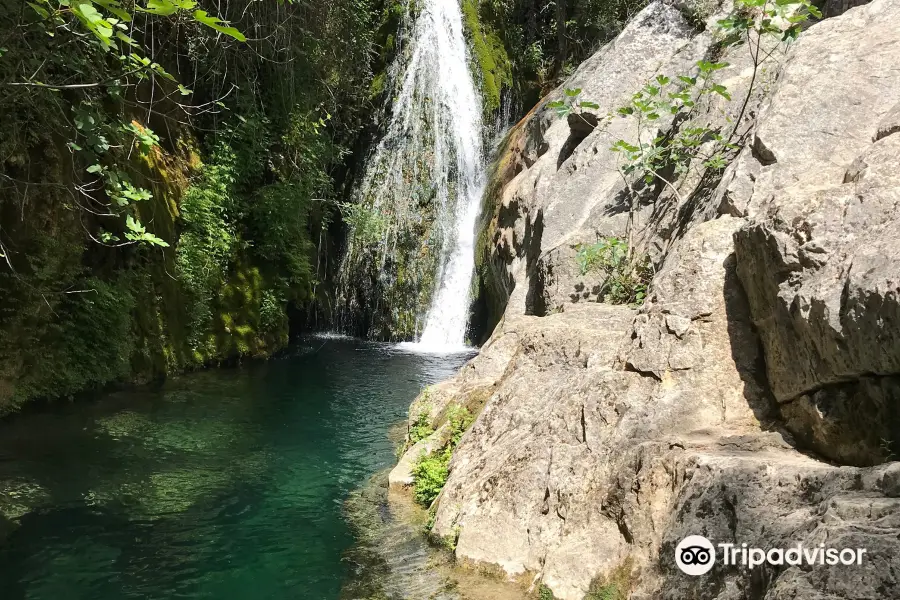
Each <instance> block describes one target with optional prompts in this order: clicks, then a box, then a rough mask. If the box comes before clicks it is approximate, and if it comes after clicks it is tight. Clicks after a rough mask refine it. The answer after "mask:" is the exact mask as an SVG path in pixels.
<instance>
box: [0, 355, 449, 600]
mask: <svg viewBox="0 0 900 600" xmlns="http://www.w3.org/2000/svg"><path fill="white" fill-rule="evenodd" d="M465 359H466V356H463V355H459V356H440V357H431V356H428V355H422V354H411V353H404V352H401V351H399V350H396V349H394V348H391V347H389V346H385V345H379V344H371V343H364V342H359V341H353V340H339V339H338V340H336V339H310V340H306V341H304V342H303V343H302V344H300V345H299V346H298V347H297V348H296V349H295V350H294V351H293V352H291V353H290V354H289V355H287V356H285V357H283V358H280V359H277V360H274V361H271V362H268V363H265V364H254V365H251V366H247V367H244V368H240V369H231V370H212V371H206V372H201V373H196V374H192V375H188V376H184V377H180V378H177V379H175V380H172V381H170V382H168V383H166V384H165V385H163V386H161V387H158V388H154V389H141V390H129V391H123V392H116V393H112V394H105V395H102V396H99V397H97V398H92V399H87V400H79V401H78V402H76V403H72V404H62V405H54V406H52V407H49V408H47V407H45V408H41V409H35V410H31V411H29V412H28V413H27V414H23V415H19V416H16V417H14V418H11V419H8V420H6V421H4V422H0V513H2V516H0V590H3V594H2V597H3V598H4V600H14V599H19V598H28V599H39V600H60V599H67V600H69V599H72V600H75V599H82V598H83V599H85V600H87V599H90V600H114V599H115V600H121V599H125V598H141V599H149V598H160V599H162V598H166V599H168V598H221V599H229V600H230V599H234V600H243V599H247V600H250V599H253V600H260V599H273V600H281V599H287V598H291V599H298V598H299V599H305V600H317V599H328V600H332V599H336V598H339V597H340V595H341V587H342V584H344V583H346V581H347V579H348V577H351V576H352V575H353V571H354V569H355V567H354V565H353V561H352V560H347V559H346V555H347V550H348V548H350V547H351V546H352V545H353V543H354V539H353V536H352V534H351V532H350V529H349V527H348V524H347V522H346V519H345V516H346V515H345V512H344V510H343V505H344V502H345V500H346V499H347V497H348V495H349V494H350V492H351V491H353V490H355V489H357V488H359V487H360V486H362V485H364V484H365V483H366V482H368V481H369V479H370V478H371V476H372V475H373V474H374V473H376V472H377V471H379V470H382V469H385V468H387V467H388V466H390V465H391V464H392V463H393V462H394V455H393V451H394V448H393V445H392V442H391V441H390V440H389V439H388V435H387V434H388V430H389V428H390V427H391V426H392V425H394V424H396V423H397V422H398V421H400V420H402V419H404V418H405V417H406V411H407V408H408V406H409V403H410V401H411V400H412V399H413V397H415V395H416V394H417V393H418V392H419V390H420V389H421V388H422V387H423V386H425V385H427V384H430V383H433V382H435V381H438V380H441V379H444V378H446V377H448V376H450V375H451V374H452V373H453V372H454V371H455V370H456V369H457V368H458V367H459V366H460V365H461V364H462V362H464V361H465Z"/></svg>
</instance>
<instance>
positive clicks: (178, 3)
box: [135, 0, 197, 17]
mask: <svg viewBox="0 0 900 600" xmlns="http://www.w3.org/2000/svg"><path fill="white" fill-rule="evenodd" d="M195 6H197V3H196V2H195V1H194V0H147V7H146V8H141V7H139V6H137V7H135V8H137V10H139V11H141V12H148V13H153V14H155V15H159V16H161V17H167V16H169V15H173V14H175V13H176V12H178V11H179V10H191V9H192V8H194V7H195Z"/></svg>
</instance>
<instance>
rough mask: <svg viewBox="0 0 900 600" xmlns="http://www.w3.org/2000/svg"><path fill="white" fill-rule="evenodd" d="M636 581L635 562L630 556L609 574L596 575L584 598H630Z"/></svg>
mask: <svg viewBox="0 0 900 600" xmlns="http://www.w3.org/2000/svg"><path fill="white" fill-rule="evenodd" d="M636 581H637V576H636V574H635V570H634V563H633V561H632V559H631V558H630V557H629V558H627V559H625V561H624V562H623V563H622V564H621V565H619V566H618V567H616V568H615V569H613V570H612V571H611V572H610V573H609V574H608V575H606V576H600V577H595V578H594V580H593V581H591V585H590V587H589V588H588V593H587V595H585V597H584V600H628V598H629V596H630V595H631V590H632V588H634V585H635V583H636Z"/></svg>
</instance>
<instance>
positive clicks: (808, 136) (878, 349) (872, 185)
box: [736, 2, 900, 464]
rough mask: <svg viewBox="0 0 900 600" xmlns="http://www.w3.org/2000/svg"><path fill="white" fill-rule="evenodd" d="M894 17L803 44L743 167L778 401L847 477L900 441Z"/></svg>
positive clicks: (898, 11)
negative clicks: (843, 466)
mask: <svg viewBox="0 0 900 600" xmlns="http://www.w3.org/2000/svg"><path fill="white" fill-rule="evenodd" d="M886 14H892V15H893V16H892V17H890V18H888V17H886ZM898 18H900V4H898V3H897V2H879V3H873V4H870V5H868V6H864V7H861V8H858V9H855V10H853V11H851V12H849V13H847V14H846V15H844V16H843V17H841V18H838V19H830V20H826V21H825V22H823V23H820V24H818V25H816V26H815V27H814V28H813V29H811V30H810V31H809V32H808V34H807V35H804V36H802V37H801V38H800V40H799V41H798V42H797V44H796V46H795V47H794V49H793V51H792V53H791V56H790V58H789V61H788V62H787V64H786V65H785V70H784V74H783V76H782V77H781V79H780V81H779V82H778V86H777V89H776V90H775V92H774V94H773V95H772V97H771V101H770V102H769V104H768V106H767V107H766V108H765V110H764V111H763V113H762V114H761V115H760V118H759V121H758V125H757V128H756V134H755V138H754V142H753V148H755V149H757V150H758V152H752V153H749V154H747V155H745V156H743V157H742V162H744V163H750V165H751V166H745V167H743V168H744V169H745V170H748V171H752V170H755V171H756V172H757V174H756V175H755V176H754V177H753V180H752V181H751V180H750V178H749V177H747V178H746V179H745V181H746V183H745V184H744V185H745V186H746V187H747V188H749V189H752V192H751V194H750V196H749V199H748V201H747V208H746V212H747V213H749V214H750V215H751V220H750V222H749V223H748V224H747V225H746V226H745V227H744V228H743V229H742V230H741V231H740V233H739V234H738V236H737V240H736V241H737V257H738V272H739V273H740V277H741V280H742V282H743V283H744V287H745V288H746V289H747V290H748V293H749V297H750V304H751V310H752V315H753V319H754V321H755V322H756V323H757V325H758V327H759V332H760V337H761V339H762V342H763V345H764V347H765V351H766V367H767V370H768V375H769V381H770V383H771V386H772V391H773V393H774V395H775V397H776V398H777V399H778V401H779V402H781V403H783V405H784V412H785V416H786V418H787V421H788V424H789V426H790V427H791V429H792V430H794V431H795V432H796V433H797V434H798V435H800V436H801V437H802V438H803V439H804V441H805V443H807V444H808V445H810V446H811V447H813V448H815V449H816V451H817V452H820V453H821V454H823V455H825V456H828V457H829V458H832V459H834V460H838V461H840V462H846V463H852V464H873V463H877V462H880V461H882V460H884V459H885V458H887V456H888V455H889V454H890V453H891V452H892V450H894V449H895V448H894V447H893V444H895V443H896V442H897V441H898V437H897V435H898V431H900V385H898V383H900V380H898V378H897V375H900V351H898V348H900V304H898V303H900V298H898V293H900V268H898V267H900V260H898V255H900V237H898V235H897V230H898V224H900V136H898V135H897V134H896V133H895V132H896V130H897V129H898V125H897V112H896V110H897V107H896V106H897V105H896V103H897V101H898V98H900V76H898V71H897V60H898V59H900V39H898V29H897V23H898V21H897V19H898ZM760 153H763V154H764V155H765V156H764V157H763V156H760ZM754 163H755V164H754Z"/></svg>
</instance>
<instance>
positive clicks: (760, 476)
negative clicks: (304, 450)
mask: <svg viewBox="0 0 900 600" xmlns="http://www.w3.org/2000/svg"><path fill="white" fill-rule="evenodd" d="M682 10H683V9H682ZM838 12H840V11H838ZM710 18H711V19H715V15H713V16H712V17H710ZM693 22H696V20H695V21H693ZM897 23H900V0H876V1H875V2H873V3H871V4H869V5H866V6H862V7H857V8H854V9H851V10H849V11H848V12H846V14H844V15H842V16H839V17H835V18H832V19H827V20H825V21H823V22H821V23H817V24H815V25H813V26H811V27H810V28H809V29H808V30H807V31H805V32H804V33H803V34H802V36H801V38H800V41H799V42H798V43H797V44H796V45H795V46H793V47H792V48H791V49H790V51H789V52H788V54H787V55H786V56H780V55H778V56H777V59H773V62H772V63H770V64H769V65H767V66H766V73H767V75H766V77H764V79H763V82H764V85H762V86H761V88H760V91H761V92H762V93H758V94H755V95H754V96H753V97H752V98H751V100H750V102H749V103H748V106H749V109H748V111H747V117H748V118H747V119H746V121H743V122H741V123H738V134H739V136H740V135H744V134H746V135H747V139H748V141H749V143H748V144H747V146H746V147H745V149H744V150H743V151H742V152H741V153H740V154H739V156H738V157H737V158H736V160H735V161H734V162H733V163H732V164H731V165H730V166H729V167H728V168H727V169H726V170H725V171H724V173H719V172H706V171H704V170H702V169H699V170H697V171H694V172H692V174H690V175H688V176H685V177H682V178H681V179H679V180H678V181H675V182H674V186H672V187H674V188H675V190H673V189H670V188H669V186H661V187H658V188H657V189H654V190H648V191H647V192H646V193H645V194H644V196H642V203H641V205H640V206H638V208H637V211H636V214H635V215H633V219H634V222H633V223H632V227H633V228H637V229H638V230H639V231H640V235H638V236H635V243H636V244H641V245H642V247H643V248H645V249H646V250H647V252H649V253H650V254H651V255H652V257H653V261H654V264H655V265H656V267H657V272H656V274H655V276H654V278H653V282H652V284H651V287H650V294H649V297H648V299H647V301H646V302H645V303H644V305H643V306H641V307H640V308H639V309H635V308H630V307H623V306H610V305H606V304H601V303H598V302H596V300H597V298H596V295H592V293H591V290H592V289H593V287H594V285H596V282H594V281H590V280H588V279H586V278H585V276H583V275H581V274H580V271H579V270H578V269H577V268H576V267H575V266H574V255H575V250H574V248H573V246H574V245H575V244H577V243H578V242H582V241H591V240H593V239H595V237H596V236H597V235H619V236H624V235H625V233H626V231H627V229H626V227H627V225H628V223H627V220H628V213H627V206H626V207H623V206H622V202H623V201H624V200H623V198H622V191H623V184H622V182H621V177H620V176H619V175H618V173H617V168H618V164H617V162H616V160H615V157H614V156H611V153H610V152H609V151H608V148H609V146H610V145H611V142H610V139H617V138H618V137H623V136H625V135H626V130H627V129H628V125H629V122H628V120H627V119H623V120H621V121H613V122H612V123H611V124H609V126H608V127H606V128H601V127H598V128H596V129H594V130H592V131H590V132H587V135H586V137H584V134H585V133H586V132H585V131H576V132H572V129H571V126H570V124H569V123H567V122H566V121H565V120H558V119H557V120H554V118H553V117H552V116H551V115H550V114H549V113H548V112H547V111H544V110H541V109H539V110H536V111H535V112H534V113H533V114H532V115H531V116H530V117H529V118H528V119H527V120H526V121H525V122H524V123H522V124H520V126H519V127H518V129H517V130H516V131H514V132H513V136H512V137H511V138H510V140H511V141H510V144H509V148H508V156H507V157H506V159H505V160H506V161H507V162H506V163H505V166H504V168H503V169H502V174H503V176H502V180H501V181H500V183H496V182H495V184H496V185H495V187H496V188H497V189H496V190H495V191H496V196H495V197H494V200H495V201H496V202H497V209H496V210H495V211H494V213H493V220H492V221H491V222H490V224H489V225H488V227H487V228H486V232H488V235H485V236H483V238H482V239H483V241H484V243H485V245H486V247H487V251H486V261H487V262H488V263H489V264H490V268H489V269H486V270H485V271H483V273H489V274H494V275H498V274H499V275H500V281H501V283H500V284H497V285H494V286H493V287H492V289H493V291H494V292H495V293H497V292H501V293H505V294H506V297H505V298H503V299H504V300H506V301H507V303H506V309H505V312H504V314H503V316H502V318H501V319H499V322H498V323H497V325H496V327H495V329H494V330H493V334H492V336H491V337H490V339H489V340H488V342H487V343H486V344H485V345H484V346H483V348H482V350H481V353H480V354H479V356H477V357H476V358H475V359H473V360H472V361H471V362H470V363H469V364H468V365H467V366H466V367H464V368H463V370H462V371H461V372H460V373H459V375H457V376H456V377H454V378H453V379H451V380H449V381H447V382H444V383H442V384H440V385H438V386H435V387H434V388H433V389H431V390H429V392H428V394H426V395H423V396H422V397H420V398H419V399H417V400H416V402H415V403H414V405H413V407H412V408H411V411H410V413H411V415H418V414H419V413H420V412H421V411H423V410H428V411H429V414H430V415H431V417H432V419H433V421H434V422H435V423H436V424H439V423H441V421H442V420H443V415H444V413H446V408H447V406H449V405H450V404H452V403H464V404H467V405H468V406H471V407H473V408H474V409H476V410H477V409H478V408H479V407H480V406H481V405H482V404H483V405H484V406H483V409H482V410H481V412H480V414H479V416H478V418H477V420H476V422H475V423H474V425H473V426H472V428H471V429H470V430H469V431H468V432H466V434H465V435H464V437H463V438H462V441H461V443H460V444H459V446H458V447H457V448H456V450H455V452H454V454H453V458H452V461H451V464H450V477H449V479H448V481H447V484H446V486H445V487H444V489H443V491H442V493H441V495H440V496H439V497H438V500H437V502H436V505H435V511H436V513H435V521H434V528H433V533H434V534H435V535H436V536H439V537H442V538H446V539H449V540H450V541H451V542H452V545H453V547H454V548H455V555H456V558H457V560H458V561H460V562H462V563H464V564H472V565H492V566H494V567H495V568H500V569H502V571H503V572H505V573H506V574H507V575H508V576H509V577H511V578H517V579H519V580H525V581H527V582H529V583H530V584H531V586H532V588H534V587H536V585H537V584H538V582H540V583H542V584H543V585H546V586H548V587H549V588H550V589H551V590H552V591H553V593H554V595H555V596H556V597H557V598H559V599H561V600H582V598H584V597H585V595H586V594H587V592H588V591H589V589H590V587H591V584H592V582H595V583H596V582H604V581H610V580H611V578H613V576H614V574H616V573H621V572H622V571H623V570H624V571H629V570H630V571H633V577H632V585H631V586H630V588H631V589H629V590H627V591H628V592H629V593H630V597H631V598H635V599H646V600H651V599H653V600H657V599H660V598H662V599H672V600H675V599H678V600H681V599H684V598H697V599H717V600H732V599H733V600H738V599H741V600H745V599H759V600H762V599H765V600H788V599H794V600H800V599H802V600H826V599H827V600H837V599H848V600H849V599H851V598H852V599H857V598H866V599H883V600H888V599H893V598H896V597H898V595H900V581H898V577H900V576H898V573H900V464H897V463H888V462H886V461H887V459H889V458H891V457H890V454H889V452H890V451H891V447H890V443H891V441H892V440H895V439H897V437H898V432H900V421H898V414H900V409H898V406H900V404H898V402H897V400H898V391H897V390H898V389H900V386H898V385H897V378H898V376H900V375H898V369H897V366H898V361H900V340H898V327H900V312H898V308H897V294H898V291H900V289H898V275H897V274H898V273H900V268H898V267H897V263H898V260H900V259H896V258H895V256H897V254H898V253H897V252H896V251H892V250H897V248H895V246H896V245H897V244H898V242H897V240H898V239H900V238H898V237H897V235H896V233H895V230H896V226H895V223H896V220H897V219H898V216H900V206H898V200H900V180H898V178H900V175H898V173H900V164H898V161H900V146H898V144H900V119H898V113H897V110H898V107H897V106H896V102H897V99H898V98H900V70H898V69H897V65H898V64H900V28H898V27H897ZM739 50H740V51H734V52H733V53H732V54H730V55H729V56H728V57H727V58H726V59H727V60H728V61H729V62H730V63H732V66H731V67H730V68H729V69H728V70H725V72H724V73H723V75H722V76H723V77H724V78H725V79H726V80H727V85H728V87H729V89H731V90H735V91H734V94H735V96H736V97H741V96H742V95H744V94H746V90H747V89H748V85H749V77H750V75H751V74H752V69H751V70H750V71H748V68H747V67H748V63H747V62H746V60H747V59H746V56H744V55H746V48H742V49H739ZM713 56H715V46H714V44H713V43H712V38H711V36H709V35H708V34H707V33H703V32H698V31H696V30H695V29H694V28H693V26H692V25H690V24H689V23H688V21H687V20H686V19H685V18H684V17H683V16H682V14H681V12H680V10H678V9H676V8H673V7H671V6H667V5H663V4H651V5H650V6H648V7H647V9H645V10H644V11H643V12H642V13H641V14H640V15H638V16H637V17H636V18H635V19H634V21H633V22H632V24H631V25H629V27H628V28H627V29H626V30H625V32H623V34H622V35H621V36H620V37H619V39H617V40H616V41H615V42H613V43H612V44H611V45H610V46H608V47H607V48H605V49H604V50H602V51H601V52H600V53H598V54H597V55H596V56H595V57H594V58H592V59H591V60H590V61H588V63H586V64H585V65H583V66H582V67H581V68H580V69H579V70H578V72H577V73H576V74H575V75H574V76H573V78H572V80H570V81H569V82H566V84H565V85H564V86H563V88H567V87H568V88H571V87H580V88H582V89H583V90H584V91H583V92H582V93H583V95H584V97H585V98H586V99H590V100H594V101H597V102H598V103H599V104H600V105H601V111H600V112H601V113H603V112H605V111H611V110H614V109H615V108H616V106H617V105H618V104H619V103H620V102H621V101H622V98H624V97H627V95H629V94H630V93H632V92H633V91H634V90H635V89H636V88H639V87H640V85H641V84H642V83H643V81H645V80H646V79H649V77H650V76H652V75H653V74H654V73H657V72H664V73H668V74H672V73H677V72H680V71H682V69H684V68H685V65H690V64H691V63H692V62H694V61H696V60H697V59H698V58H703V57H713ZM742 56H743V57H742ZM776 75H777V78H776ZM740 90H744V91H743V93H742V92H741V91H740ZM558 93H561V92H558ZM552 98H553V97H551V99H552ZM739 108H740V106H737V107H734V106H730V105H727V104H722V103H718V101H710V102H709V103H707V104H706V105H704V107H703V108H702V111H701V112H703V114H702V115H701V116H700V117H698V118H704V119H706V120H707V121H708V122H711V123H713V124H714V125H715V123H720V124H722V127H724V124H726V123H727V122H728V120H729V119H734V118H736V116H737V115H736V114H735V113H736V111H737V110H738V109H739ZM717 119H718V121H717ZM679 126H685V125H684V124H677V123H675V124H673V123H664V124H663V125H661V126H660V127H661V129H662V130H666V128H672V127H679ZM618 127H623V128H625V129H623V130H619V129H616V128H618ZM571 135H575V136H576V137H578V139H579V142H578V144H577V145H575V147H574V148H573V147H572V144H571ZM498 173H499V171H498ZM676 190H677V192H676ZM633 230H634V229H632V231H633ZM495 301H496V298H495ZM436 435H440V434H436ZM414 452H421V449H419V450H414ZM403 460H404V461H406V464H408V463H409V460H410V457H409V455H408V456H407V457H404V459H403ZM402 464H404V463H401V465H402ZM398 468H399V467H398ZM403 475H404V474H403V473H402V472H397V476H396V477H394V478H393V481H395V484H396V485H402V484H403V482H404V478H403ZM691 534H697V535H704V536H706V537H708V538H709V539H711V540H713V542H714V543H733V544H736V545H737V546H738V547H740V545H741V544H744V543H746V544H747V545H749V546H750V547H759V548H764V549H769V548H789V547H793V546H796V545H797V544H798V543H801V544H804V545H805V546H807V547H819V545H820V544H825V545H827V546H828V547H833V548H844V547H849V548H866V549H867V555H866V559H865V561H864V562H863V563H862V564H860V565H853V566H842V565H838V566H828V565H814V566H802V567H796V566H789V565H782V566H770V565H767V566H763V567H757V568H755V569H753V570H749V569H746V568H735V567H728V566H725V565H722V564H718V565H717V566H716V567H715V568H714V569H713V570H712V571H711V572H710V573H709V574H707V575H705V576H702V577H690V576H687V575H685V574H682V573H681V571H679V570H678V569H677V568H676V566H675V562H674V553H675V547H676V545H677V544H678V542H679V541H680V540H681V539H683V538H684V537H686V536H687V535H691ZM626 579H628V578H626Z"/></svg>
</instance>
